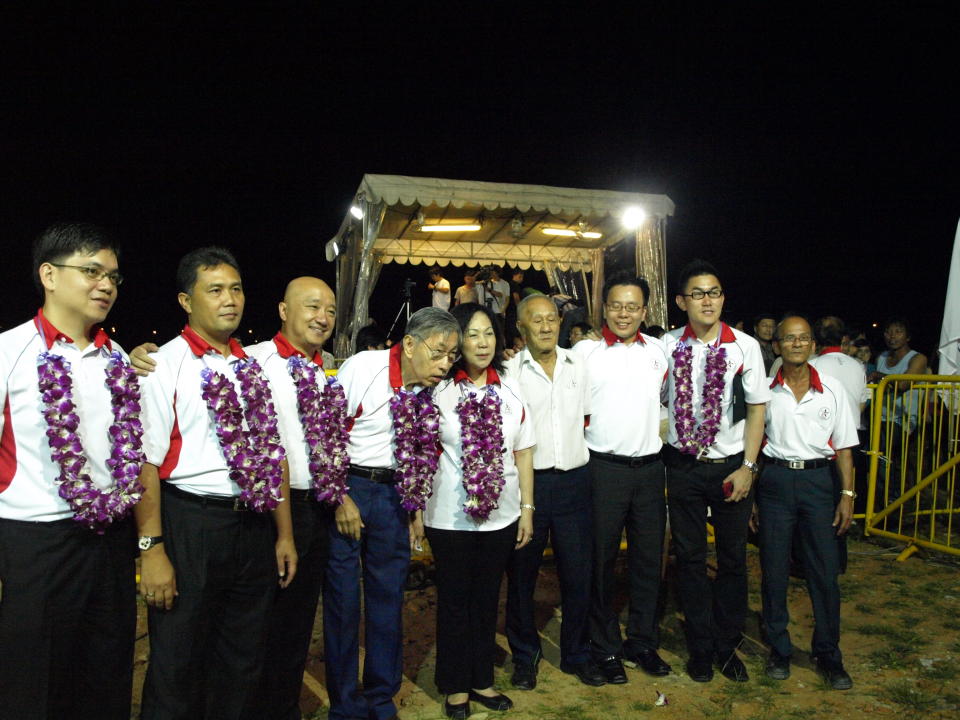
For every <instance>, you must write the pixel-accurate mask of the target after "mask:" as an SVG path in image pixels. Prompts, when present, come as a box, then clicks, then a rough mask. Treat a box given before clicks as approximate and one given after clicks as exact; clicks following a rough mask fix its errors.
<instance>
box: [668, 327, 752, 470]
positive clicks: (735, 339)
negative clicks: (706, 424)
mask: <svg viewBox="0 0 960 720" xmlns="http://www.w3.org/2000/svg"><path fill="white" fill-rule="evenodd" d="M663 339H664V342H665V346H666V347H665V349H666V353H667V357H668V358H669V361H670V374H669V379H668V405H667V408H668V410H669V418H668V420H667V442H668V443H669V444H670V445H672V446H673V447H679V445H680V443H679V440H678V438H677V426H676V417H675V415H674V408H675V403H676V387H675V381H674V377H673V370H674V359H673V351H674V349H675V348H676V346H677V343H679V342H686V343H689V344H690V347H691V348H692V349H693V361H692V368H691V375H692V381H693V397H692V403H693V409H694V417H695V418H696V419H697V423H698V424H699V423H700V421H701V420H702V415H701V413H700V403H701V398H702V395H703V376H704V368H705V366H706V358H707V343H703V342H701V341H700V340H699V339H698V338H697V336H696V335H695V334H694V332H693V329H692V328H691V327H690V326H689V325H687V326H685V327H684V328H683V330H679V329H678V330H676V331H674V332H673V333H668V334H666V335H664V336H663ZM712 344H716V345H718V346H721V345H722V346H723V348H724V349H725V350H726V360H727V370H726V372H725V373H724V376H723V379H724V387H723V400H722V402H721V405H722V411H721V415H720V430H719V431H718V432H717V437H716V439H715V440H714V443H713V445H711V446H710V448H709V450H708V451H707V453H706V456H707V457H710V458H718V459H719V458H724V457H729V456H730V455H736V454H737V453H739V452H743V431H744V427H745V426H746V420H740V421H739V422H737V423H734V422H733V381H734V378H735V377H736V376H737V375H740V378H741V380H742V381H743V394H744V399H745V401H746V402H747V403H748V404H750V405H762V404H763V403H765V402H767V400H769V399H770V387H769V384H768V383H769V380H768V379H767V376H766V373H765V372H764V366H763V354H762V353H761V352H760V344H759V343H758V342H757V341H756V340H754V339H753V338H752V337H750V336H749V335H747V334H746V333H742V332H740V331H739V330H736V329H734V328H732V327H730V326H729V325H727V324H726V323H720V333H719V335H718V337H717V340H716V341H714V343H712Z"/></svg>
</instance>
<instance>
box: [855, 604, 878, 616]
mask: <svg viewBox="0 0 960 720" xmlns="http://www.w3.org/2000/svg"><path fill="white" fill-rule="evenodd" d="M853 609H854V610H856V611H857V612H858V613H860V614H862V615H873V614H874V613H875V612H876V610H874V609H873V607H872V606H871V605H867V604H866V603H857V604H856V605H854V606H853Z"/></svg>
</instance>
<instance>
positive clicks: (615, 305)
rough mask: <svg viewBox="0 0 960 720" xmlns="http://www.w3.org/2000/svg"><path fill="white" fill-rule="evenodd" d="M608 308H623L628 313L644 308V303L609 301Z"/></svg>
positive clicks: (614, 310)
mask: <svg viewBox="0 0 960 720" xmlns="http://www.w3.org/2000/svg"><path fill="white" fill-rule="evenodd" d="M607 310H611V311H613V312H620V311H621V310H626V311H627V312H628V313H635V312H640V311H641V310H643V305H640V304H639V303H627V304H626V305H624V304H623V303H618V302H612V303H607Z"/></svg>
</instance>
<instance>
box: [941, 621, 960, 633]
mask: <svg viewBox="0 0 960 720" xmlns="http://www.w3.org/2000/svg"><path fill="white" fill-rule="evenodd" d="M940 624H941V625H942V626H943V627H944V629H945V630H960V620H955V619H951V620H944V621H943V622H942V623H940Z"/></svg>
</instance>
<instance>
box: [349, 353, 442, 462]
mask: <svg viewBox="0 0 960 720" xmlns="http://www.w3.org/2000/svg"><path fill="white" fill-rule="evenodd" d="M402 349H403V345H402V344H400V343H397V344H396V345H394V346H393V347H392V348H390V349H389V350H365V351H363V352H359V353H357V354H356V355H353V356H352V357H350V358H347V360H346V362H344V363H343V366H342V367H341V368H340V370H339V371H338V372H337V380H338V381H339V382H340V384H341V385H342V386H343V390H344V393H345V394H346V397H347V414H348V415H349V416H350V418H351V423H352V424H351V428H350V444H349V446H348V450H349V453H350V462H351V463H352V464H354V465H362V466H363V467H375V468H396V467H397V462H396V460H395V459H394V457H393V451H394V446H395V444H396V443H395V442H394V440H395V433H394V431H393V415H392V414H391V413H390V398H392V397H393V394H394V393H395V392H396V391H397V390H398V389H400V388H401V387H403V376H402V374H401V366H400V352H401V351H402ZM413 390H414V392H422V391H423V390H424V388H422V387H420V386H417V387H415V388H413Z"/></svg>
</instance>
